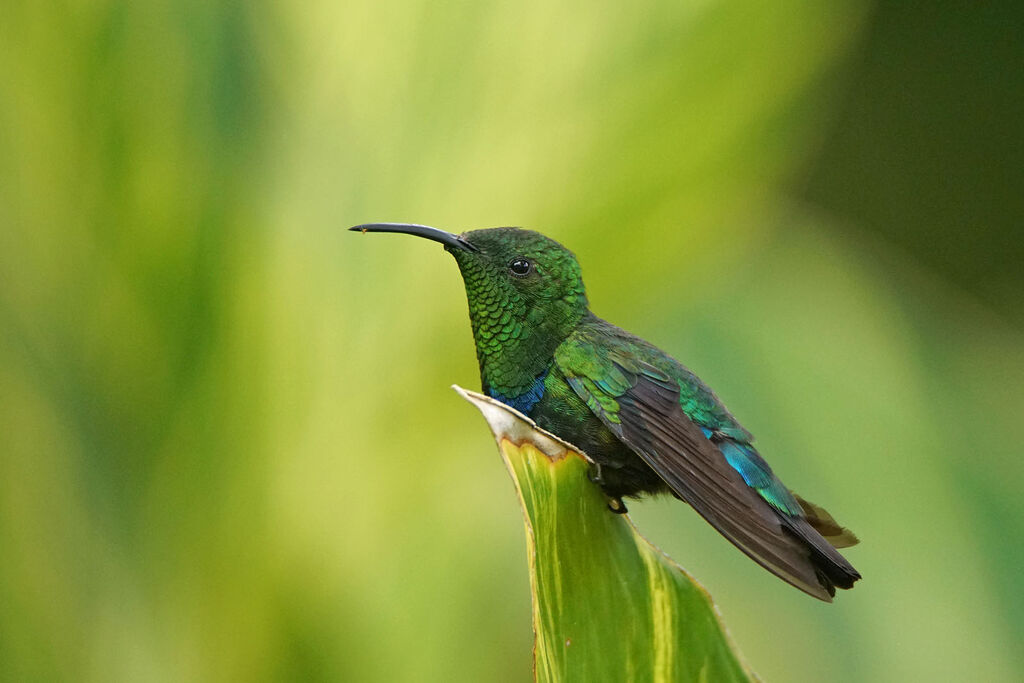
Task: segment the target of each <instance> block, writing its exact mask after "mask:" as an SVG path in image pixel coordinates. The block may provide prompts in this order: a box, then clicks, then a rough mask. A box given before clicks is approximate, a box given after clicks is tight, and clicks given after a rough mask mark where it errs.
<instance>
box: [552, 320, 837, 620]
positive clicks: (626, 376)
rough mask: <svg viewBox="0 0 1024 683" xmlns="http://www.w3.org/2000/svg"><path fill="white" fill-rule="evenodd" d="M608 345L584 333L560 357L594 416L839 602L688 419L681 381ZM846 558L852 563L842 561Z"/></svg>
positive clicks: (762, 560) (789, 534)
mask: <svg viewBox="0 0 1024 683" xmlns="http://www.w3.org/2000/svg"><path fill="white" fill-rule="evenodd" d="M602 341H604V340H603V339H602V338H601V333H600V332H587V331H580V332H577V333H576V334H574V335H573V336H572V337H570V338H569V339H568V340H567V341H565V342H564V343H563V344H562V345H561V346H560V347H559V348H558V350H557V351H556V352H555V362H556V364H557V365H558V368H559V369H560V370H561V371H562V374H564V375H565V378H566V380H567V381H568V383H569V385H570V386H571V387H572V388H573V390H574V391H575V392H576V393H577V394H578V395H579V396H580V398H581V399H583V400H584V401H585V402H586V404H587V406H588V407H589V408H590V410H591V411H593V412H594V414H595V415H597V416H598V417H599V418H600V419H601V421H602V422H603V423H604V425H605V426H606V427H607V428H608V429H609V430H611V431H612V432H613V433H614V434H615V435H616V436H617V437H618V438H619V439H620V440H621V441H622V442H623V443H625V444H626V445H627V446H628V447H629V448H630V449H631V450H633V451H634V452H635V453H636V454H637V455H639V456H640V457H641V458H642V459H643V460H644V462H646V463H647V464H648V465H649V466H650V467H651V469H653V470H654V471H655V472H656V473H657V474H658V476H660V477H661V478H662V479H664V480H665V483H666V484H668V486H669V487H670V488H671V489H672V490H673V491H674V492H675V493H676V494H677V495H678V496H679V497H680V498H682V499H683V500H685V501H686V502H687V503H689V504H690V505H691V506H693V508H694V509H695V510H696V511H697V512H698V513H700V515H701V516H702V517H704V519H706V520H707V521H708V522H709V523H710V524H711V525H712V526H713V527H715V529H717V530H718V531H719V532H720V533H721V534H722V535H723V536H725V537H726V538H728V539H729V540H730V541H732V543H733V544H735V545H736V546H737V547H738V548H739V549H740V550H742V551H743V552H744V553H746V554H747V555H748V556H750V558H751V559H753V560H754V561H756V562H757V563H759V564H760V565H761V566H763V567H764V568H765V569H767V570H769V571H771V572H772V573H773V574H775V575H776V576H778V577H779V578H781V579H783V580H785V581H787V582H789V583H790V584H792V585H793V586H796V587H797V588H799V589H801V590H803V591H805V592H806V593H808V594H810V595H812V596H814V597H816V598H819V599H821V600H825V601H831V597H832V595H833V594H834V593H835V588H834V586H833V581H832V580H831V579H830V577H829V576H828V575H826V574H825V573H823V571H822V568H821V567H820V566H819V562H818V561H817V558H815V559H812V557H813V556H814V553H815V551H814V549H812V548H811V547H808V544H807V541H806V540H805V539H803V538H801V536H803V534H802V533H799V532H797V531H796V530H795V529H793V528H791V525H790V524H788V523H786V522H784V520H783V519H782V518H780V516H779V515H778V514H777V513H776V511H775V510H774V509H773V508H772V507H771V506H770V505H769V504H768V503H767V502H766V501H765V500H764V499H762V498H761V496H760V495H758V493H757V492H755V491H754V490H753V489H751V488H750V487H749V486H748V485H747V484H746V483H745V482H744V479H743V477H742V476H741V475H740V473H739V472H737V471H736V470H735V469H733V467H732V466H730V465H729V463H728V461H727V460H726V458H725V456H724V455H723V454H722V451H721V450H719V448H718V447H717V446H715V444H713V443H712V442H711V441H710V440H709V439H708V438H707V437H706V436H705V434H704V432H703V431H702V430H701V428H700V426H698V425H697V424H695V423H694V422H693V421H692V420H690V418H688V417H687V416H686V414H685V413H684V412H683V410H682V407H681V406H680V404H679V394H680V389H679V385H678V383H677V382H676V381H675V380H674V379H673V378H672V377H671V376H669V375H668V374H667V373H665V372H662V371H661V370H659V369H657V368H655V367H654V366H652V365H650V364H648V363H645V362H643V361H642V360H638V359H636V358H634V357H630V356H629V355H627V354H626V353H619V352H616V351H613V350H609V349H608V348H607V346H608V345H607V344H602ZM797 521H799V522H803V525H806V522H805V521H803V520H802V519H798V520H797ZM800 531H803V529H801V530H800ZM811 532H812V533H814V532H813V530H811ZM825 545H827V543H825ZM829 549H830V550H831V547H829ZM832 552H833V553H834V552H835V551H834V550H833V551H832ZM836 555H838V554H836ZM839 560H840V561H842V562H843V563H844V564H845V560H843V559H842V557H841V556H839ZM846 566H849V565H848V564H847V565H846ZM850 570H851V571H854V570H853V568H852V567H850ZM854 573H856V572H855V571H854ZM851 584H852V582H851Z"/></svg>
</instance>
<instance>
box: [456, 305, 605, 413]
mask: <svg viewBox="0 0 1024 683" xmlns="http://www.w3.org/2000/svg"><path fill="white" fill-rule="evenodd" d="M577 304H578V302H576V301H558V302H554V303H552V302H546V303H545V304H544V305H543V306H535V307H531V306H530V305H529V304H528V303H526V302H523V301H521V300H520V301H506V302H503V303H502V304H501V305H497V306H496V305H494V304H493V303H491V304H485V303H484V302H483V301H481V302H477V305H474V302H473V301H472V299H471V301H470V310H469V315H470V320H471V322H472V325H473V339H474V341H475V342H476V355H477V360H478V361H479V363H480V380H481V383H482V384H483V389H484V391H485V392H487V393H488V394H491V395H495V394H500V395H501V396H505V397H518V396H522V395H524V394H528V393H529V392H531V391H535V390H536V389H537V382H538V380H541V381H542V380H543V378H544V376H545V375H546V374H547V372H548V369H549V368H550V367H551V363H552V362H553V361H554V355H555V349H556V348H558V345H559V344H561V343H562V342H563V341H565V339H566V338H568V336H569V335H570V334H572V331H573V330H574V329H575V327H576V325H577V324H579V322H580V320H582V319H583V317H584V316H585V315H586V313H587V311H586V308H585V306H584V307H582V308H581V307H580V306H578V305H577Z"/></svg>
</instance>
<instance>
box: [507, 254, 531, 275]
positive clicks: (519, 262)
mask: <svg viewBox="0 0 1024 683" xmlns="http://www.w3.org/2000/svg"><path fill="white" fill-rule="evenodd" d="M532 267H533V264H531V263H530V262H529V261H527V260H526V259H524V258H517V259H513V261H512V263H510V264H508V269H509V270H510V271H512V274H513V275H518V276H519V277H523V276H525V275H529V274H530V269H531V268H532Z"/></svg>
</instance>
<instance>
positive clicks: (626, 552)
mask: <svg viewBox="0 0 1024 683" xmlns="http://www.w3.org/2000/svg"><path fill="white" fill-rule="evenodd" d="M454 388H455V390H456V391H458V392H459V393H460V394H461V395H462V396H463V397H464V398H466V400H468V401H469V402H471V403H472V404H473V405H475V406H476V407H477V408H479V409H480V412H482V413H483V415H484V417H485V418H486V419H487V422H488V424H489V425H490V427H491V431H492V432H493V433H494V437H495V439H496V440H497V442H498V449H499V451H500V452H501V455H502V458H503V459H504V461H505V464H506V466H507V467H508V470H509V474H511V475H512V480H513V481H514V482H515V486H516V491H517V492H518V494H519V501H520V503H521V504H522V507H523V515H524V518H525V522H526V539H527V541H526V542H527V546H526V550H527V557H528V559H529V565H530V587H531V591H532V593H533V630H534V638H535V642H534V675H535V678H536V679H537V680H538V681H545V682H546V681H715V682H716V683H717V682H719V681H749V680H752V679H755V678H756V677H755V676H754V674H753V673H752V672H750V670H749V669H748V668H747V667H746V665H745V664H744V663H743V662H742V660H741V658H740V655H739V653H738V652H737V651H736V649H735V647H734V645H733V644H732V642H731V640H730V639H729V636H728V634H727V633H726V630H725V627H724V626H723V624H722V623H721V621H720V619H719V615H718V612H717V610H716V609H715V607H714V605H713V604H712V602H711V597H710V596H709V595H708V593H707V591H706V590H705V589H704V588H703V587H702V586H701V585H700V584H698V583H697V582H696V581H695V580H694V579H693V577H691V576H690V575H689V574H687V573H686V572H685V571H684V570H683V569H682V568H681V567H679V565H677V564H676V563H674V562H673V561H672V560H671V559H669V558H668V557H667V556H666V555H665V554H664V553H662V552H661V551H660V550H658V549H657V548H655V547H654V546H653V545H651V544H650V543H649V542H648V541H647V540H646V539H645V538H643V537H642V536H641V535H640V534H639V533H638V532H637V530H636V527H634V526H633V524H632V523H631V522H630V521H629V519H628V518H627V516H626V515H616V514H613V513H612V512H611V511H610V510H609V509H608V507H607V502H608V501H607V499H606V498H605V496H604V495H603V494H602V493H601V491H600V490H599V489H598V487H597V486H595V485H594V484H593V483H591V481H590V480H589V479H588V478H587V472H588V468H589V461H588V460H587V458H586V456H584V455H582V454H581V453H579V452H578V451H577V450H576V449H575V448H574V447H573V446H572V445H571V444H568V443H566V442H564V441H561V440H560V439H558V438H557V437H556V436H554V435H553V434H549V433H548V432H545V431H543V430H541V429H540V428H538V427H537V426H536V425H535V424H534V423H533V422H532V421H531V420H529V419H528V418H526V417H524V416H522V415H521V414H520V413H518V412H516V411H514V410H512V409H511V408H509V407H507V406H505V405H504V404H502V403H500V402H498V401H495V400H494V399H491V398H489V397H487V396H484V395H482V394H478V393H476V392H472V391H466V390H464V389H462V388H460V387H454Z"/></svg>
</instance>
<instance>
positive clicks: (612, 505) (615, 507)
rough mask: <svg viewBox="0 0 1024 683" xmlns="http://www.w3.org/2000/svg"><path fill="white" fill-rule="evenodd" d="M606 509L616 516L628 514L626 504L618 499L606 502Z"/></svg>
mask: <svg viewBox="0 0 1024 683" xmlns="http://www.w3.org/2000/svg"><path fill="white" fill-rule="evenodd" d="M608 509H609V510H611V511H612V512H614V513H615V514H617V515H624V514H626V513H627V512H629V510H627V509H626V504H625V503H623V502H622V499H621V498H618V497H616V498H611V499H609V500H608Z"/></svg>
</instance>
